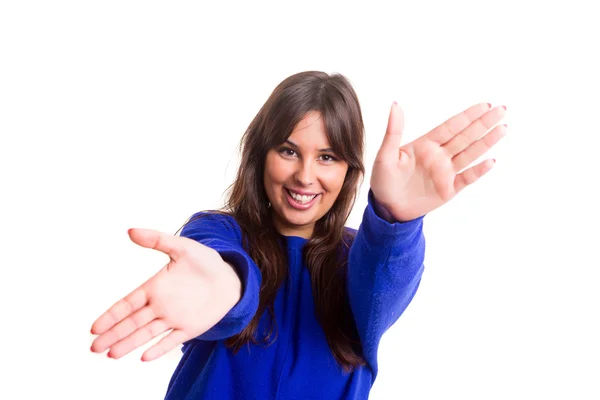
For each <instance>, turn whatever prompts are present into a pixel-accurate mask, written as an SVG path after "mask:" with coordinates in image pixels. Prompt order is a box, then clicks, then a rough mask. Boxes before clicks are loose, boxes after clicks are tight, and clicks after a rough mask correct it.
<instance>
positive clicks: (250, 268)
mask: <svg viewBox="0 0 600 400" xmlns="http://www.w3.org/2000/svg"><path fill="white" fill-rule="evenodd" d="M198 216H200V214H195V215H194V216H192V218H191V220H190V222H188V223H187V224H186V225H185V227H184V228H183V229H182V231H181V234H180V236H182V237H187V238H189V239H193V240H195V241H197V242H199V243H201V244H203V245H205V246H207V247H210V248H211V249H213V250H215V251H217V253H219V255H220V256H221V258H222V259H223V261H224V262H225V263H227V264H229V265H230V266H231V267H232V268H233V269H234V270H235V272H236V273H237V275H238V277H239V278H240V282H241V296H240V300H239V301H238V302H237V304H236V305H235V306H234V307H233V308H232V309H231V310H230V311H229V312H228V313H227V315H225V317H223V319H221V320H220V321H219V322H218V323H217V324H216V325H215V326H213V327H212V328H211V329H209V330H208V331H206V332H205V333H203V334H202V335H200V336H198V337H197V338H196V339H199V340H221V339H227V338H229V337H231V336H234V335H236V334H238V333H240V332H241V331H242V330H243V329H244V328H245V327H246V326H248V324H249V323H250V321H251V320H252V318H253V317H254V314H255V313H256V310H257V309H258V299H259V289H260V284H261V274H260V271H259V269H258V267H257V266H256V264H255V263H254V261H253V260H252V259H251V258H250V256H249V255H248V253H246V251H245V250H244V249H243V248H242V233H241V229H240V227H239V225H238V224H237V222H236V221H235V220H234V219H233V218H232V217H229V216H225V215H219V214H207V213H204V214H203V215H201V216H200V218H197V217H198ZM196 218H197V219H196Z"/></svg>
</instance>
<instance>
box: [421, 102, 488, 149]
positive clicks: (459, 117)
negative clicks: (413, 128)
mask: <svg viewBox="0 0 600 400" xmlns="http://www.w3.org/2000/svg"><path fill="white" fill-rule="evenodd" d="M490 107H491V104H489V103H479V104H475V105H474V106H471V107H469V108H467V109H466V110H464V111H463V112H461V113H459V114H456V115H455V116H453V117H452V118H450V119H448V120H446V121H444V122H443V123H442V124H441V125H439V126H437V127H436V128H434V129H433V130H432V131H431V132H429V133H428V134H427V137H428V138H429V139H430V140H432V141H434V142H436V143H438V144H440V145H441V144H444V143H446V142H447V141H448V140H450V139H452V138H453V137H454V136H455V135H456V134H458V133H459V132H461V131H462V130H463V129H465V128H466V127H467V126H469V125H471V124H472V123H473V121H475V120H477V119H478V118H480V117H481V116H482V115H484V114H485V113H487V112H488V111H489V109H490Z"/></svg>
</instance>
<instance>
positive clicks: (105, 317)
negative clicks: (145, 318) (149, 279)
mask: <svg viewBox="0 0 600 400" xmlns="http://www.w3.org/2000/svg"><path fill="white" fill-rule="evenodd" d="M147 302H148V298H147V296H146V291H145V290H144V288H143V287H142V286H140V287H139V288H137V289H136V290H134V291H133V292H131V293H130V294H128V295H127V296H125V297H124V298H123V299H121V300H119V301H118V302H117V303H115V305H113V306H112V307H111V308H110V309H109V310H108V311H106V312H105V313H104V314H102V315H101V316H100V317H99V318H98V319H97V320H96V321H95V322H94V323H93V324H92V330H91V332H92V334H94V335H101V334H103V333H104V332H106V331H107V330H109V329H110V328H112V327H113V326H114V325H116V324H118V323H119V322H121V321H122V320H123V319H125V318H127V317H128V316H130V315H131V314H133V313H134V312H136V311H137V310H139V309H140V308H142V307H143V306H145V305H146V303H147Z"/></svg>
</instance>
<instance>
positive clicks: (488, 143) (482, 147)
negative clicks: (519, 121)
mask: <svg viewBox="0 0 600 400" xmlns="http://www.w3.org/2000/svg"><path fill="white" fill-rule="evenodd" d="M504 136H506V125H499V126H497V127H495V128H494V129H492V131H491V132H490V133H488V134H487V135H485V136H484V137H482V138H481V139H479V140H477V141H476V142H475V143H472V144H471V145H470V146H469V147H467V148H466V149H465V150H463V151H462V152H460V153H458V154H457V155H456V156H455V157H454V158H453V159H452V164H453V165H454V170H455V171H456V172H458V171H460V170H462V169H463V168H465V167H467V166H468V165H469V164H471V163H472V162H473V161H475V160H477V159H478V158H479V157H481V156H482V155H483V154H485V153H486V152H487V151H488V150H489V149H491V148H492V147H493V146H494V145H495V144H496V143H498V142H499V141H500V139H502V138H503V137H504Z"/></svg>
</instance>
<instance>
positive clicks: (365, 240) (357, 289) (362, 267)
mask: <svg viewBox="0 0 600 400" xmlns="http://www.w3.org/2000/svg"><path fill="white" fill-rule="evenodd" d="M373 202H374V198H373V194H372V192H371V191H369V197H368V204H367V207H366V209H365V212H364V214H363V220H362V223H361V225H360V227H359V228H358V231H357V232H356V236H355V238H354V241H353V243H352V245H351V247H350V250H349V253H348V298H349V301H350V307H351V309H352V313H353V315H354V319H355V322H356V327H357V330H358V334H359V337H360V341H361V345H362V349H363V355H364V357H365V360H366V361H367V363H368V364H369V365H370V367H371V368H372V370H373V379H375V377H376V375H377V368H378V367H377V350H378V347H379V341H380V339H381V337H382V335H383V334H384V333H385V332H386V331H387V330H388V329H389V328H390V327H391V326H392V325H393V324H394V323H395V322H396V321H397V320H398V318H399V317H400V315H401V314H402V313H403V312H404V310H405V309H406V308H407V307H408V305H409V303H410V302H411V301H412V299H413V297H414V295H415V293H416V291H417V288H418V287H419V283H420V281H421V276H422V274H423V268H424V265H423V261H424V256H425V239H424V236H423V219H424V216H423V217H419V218H417V219H414V220H412V221H408V222H394V223H389V222H387V221H385V220H383V219H382V218H380V217H379V216H378V215H377V214H376V213H375V211H374V209H373Z"/></svg>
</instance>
